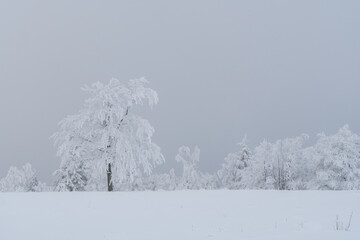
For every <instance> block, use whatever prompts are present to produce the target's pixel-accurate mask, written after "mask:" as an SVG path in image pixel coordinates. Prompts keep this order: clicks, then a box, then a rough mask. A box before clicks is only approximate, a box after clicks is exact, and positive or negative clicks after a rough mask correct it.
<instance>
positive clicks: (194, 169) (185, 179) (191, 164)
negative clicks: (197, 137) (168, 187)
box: [175, 146, 216, 189]
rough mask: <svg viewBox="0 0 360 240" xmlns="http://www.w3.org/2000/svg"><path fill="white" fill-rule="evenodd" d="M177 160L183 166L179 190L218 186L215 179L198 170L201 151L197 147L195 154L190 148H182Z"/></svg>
mask: <svg viewBox="0 0 360 240" xmlns="http://www.w3.org/2000/svg"><path fill="white" fill-rule="evenodd" d="M175 159H176V161H177V162H180V163H182V164H183V174H182V177H181V179H180V180H179V184H178V188H179V189H204V188H207V189H211V188H214V186H215V185H216V184H215V183H214V181H215V180H214V178H213V177H210V176H209V174H203V173H201V172H200V171H199V169H198V163H199V161H200V149H199V148H198V147H197V146H195V148H194V151H193V152H191V150H190V148H189V147H186V146H182V147H180V148H179V153H178V155H177V156H176V157H175Z"/></svg>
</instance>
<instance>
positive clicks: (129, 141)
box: [54, 78, 164, 191]
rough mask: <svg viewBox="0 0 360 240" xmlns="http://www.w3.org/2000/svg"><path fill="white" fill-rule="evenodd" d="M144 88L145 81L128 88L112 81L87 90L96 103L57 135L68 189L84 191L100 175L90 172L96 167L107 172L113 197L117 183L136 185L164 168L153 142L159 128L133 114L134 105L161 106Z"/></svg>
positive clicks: (67, 122)
mask: <svg viewBox="0 0 360 240" xmlns="http://www.w3.org/2000/svg"><path fill="white" fill-rule="evenodd" d="M145 84H147V81H146V80H145V79H144V78H141V79H135V80H130V81H128V82H127V83H123V82H121V81H119V80H117V79H112V80H110V82H109V83H108V84H106V85H104V84H102V83H100V82H97V83H94V84H93V85H91V86H86V87H84V88H83V90H84V91H85V92H87V93H88V94H90V96H91V97H90V98H89V99H88V100H86V103H85V106H84V108H83V109H82V110H81V111H80V112H79V113H78V114H76V115H73V116H70V117H67V118H65V119H64V120H63V121H62V122H61V125H60V126H61V131H60V132H58V133H56V134H55V135H54V138H55V142H56V144H57V146H58V155H59V156H61V158H62V165H61V167H60V170H59V171H58V175H59V178H60V179H61V178H64V179H67V180H66V181H65V184H70V185H74V186H79V187H81V188H83V186H82V185H83V182H86V181H89V182H92V180H91V179H90V178H91V177H92V176H94V175H97V174H94V173H92V172H91V171H92V170H94V167H93V166H102V168H101V169H100V170H102V172H103V173H104V174H106V176H107V177H106V179H107V180H106V181H107V182H106V188H107V190H108V191H112V190H113V188H114V186H113V183H118V184H119V185H120V183H122V182H131V183H133V182H136V181H137V180H138V179H139V178H140V177H141V175H142V173H145V174H147V175H150V174H151V172H152V170H153V168H154V167H155V166H156V165H157V164H161V163H163V162H164V157H163V155H162V154H161V152H160V148H159V147H158V146H157V145H156V144H155V143H153V142H152V139H151V138H152V135H153V133H154V128H153V127H152V126H151V125H150V123H149V122H148V121H147V120H145V119H143V118H141V117H140V116H138V115H137V114H136V113H135V111H134V110H135V109H134V107H135V105H144V104H146V105H148V106H150V107H152V106H153V105H155V104H157V102H158V97H157V93H156V92H155V91H154V90H152V89H150V88H146V87H145ZM69 162H72V163H69ZM97 169H98V168H97ZM69 173H71V174H69ZM74 180H75V181H74ZM63 182H64V181H63ZM79 183H80V185H79ZM85 184H86V183H85ZM92 185H93V186H94V182H92Z"/></svg>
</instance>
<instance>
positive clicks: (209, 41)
mask: <svg viewBox="0 0 360 240" xmlns="http://www.w3.org/2000/svg"><path fill="white" fill-rule="evenodd" d="M74 2H75V1H57V2H56V3H55V1H23V2H20V1H1V2H0V81H1V82H0V83H1V85H0V110H1V115H0V133H1V135H0V136H1V137H0V176H1V177H2V176H4V175H5V174H6V171H7V170H8V168H9V167H10V166H11V165H15V166H21V165H23V164H24V163H26V162H30V163H31V164H32V165H33V166H34V167H35V168H36V169H37V170H38V172H39V177H40V179H41V180H45V181H50V179H51V174H52V172H53V171H54V170H55V169H56V168H57V167H58V166H59V164H60V159H59V158H57V157H56V156H55V154H56V149H55V148H54V147H53V143H52V141H51V140H50V139H49V137H50V136H51V135H52V134H53V133H54V132H55V131H57V130H58V129H59V128H58V125H57V124H58V122H59V121H60V120H61V119H62V118H64V117H65V116H67V115H68V114H73V113H76V112H77V111H78V110H79V109H80V108H81V107H82V105H83V102H84V100H85V99H86V95H85V94H84V93H82V92H81V90H80V88H81V87H82V86H83V85H84V84H91V83H93V82H95V81H103V82H107V81H108V80H109V79H110V78H112V77H116V78H118V79H121V80H127V79H131V78H137V77H141V76H145V77H146V78H147V79H148V80H149V81H150V85H149V86H150V87H151V88H153V89H155V90H156V91H157V92H158V93H159V98H160V102H159V105H158V106H156V107H155V108H154V109H153V110H152V111H145V112H144V113H143V115H144V117H146V118H148V119H149V120H150V121H151V123H152V124H153V125H154V127H155V129H156V132H155V136H154V141H156V142H157V143H158V145H160V147H161V148H162V151H163V153H164V155H165V157H166V160H167V163H166V165H165V166H164V167H163V168H162V169H163V170H168V169H169V168H170V167H174V166H177V163H176V162H175V160H174V157H175V155H176V153H177V149H178V147H180V146H181V145H189V146H191V147H193V146H194V145H198V146H199V147H200V149H201V159H200V162H201V164H200V166H201V169H202V170H203V171H209V172H212V171H215V170H216V169H218V168H219V167H220V165H221V163H222V161H223V159H224V157H225V156H226V155H227V154H228V153H229V152H233V151H236V150H238V149H237V145H236V143H237V142H239V141H240V140H241V139H242V137H243V135H244V134H247V135H248V138H249V140H250V146H252V147H254V146H256V145H257V144H258V143H259V142H260V141H262V140H263V139H268V140H270V141H274V140H276V139H279V138H283V137H293V136H297V135H299V134H301V133H303V132H305V133H308V134H310V136H311V137H313V138H315V134H316V133H319V132H325V133H328V134H332V133H335V132H336V131H337V129H339V128H340V127H341V126H343V125H344V124H349V125H350V128H351V129H352V131H354V132H356V133H358V134H360V107H359V103H360V14H359V13H360V1H314V0H311V1H296V2H295V1H253V0H249V1H209V0H206V1H177V2H176V3H175V1H76V3H74Z"/></svg>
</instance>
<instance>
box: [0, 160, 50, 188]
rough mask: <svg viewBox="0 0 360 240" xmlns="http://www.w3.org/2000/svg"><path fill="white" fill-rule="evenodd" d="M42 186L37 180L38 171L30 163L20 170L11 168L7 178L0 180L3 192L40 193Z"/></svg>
mask: <svg viewBox="0 0 360 240" xmlns="http://www.w3.org/2000/svg"><path fill="white" fill-rule="evenodd" d="M42 186H43V184H41V183H39V181H38V180H37V174H36V171H35V170H34V169H33V168H32V166H31V164H29V163H27V164H25V165H24V166H23V167H22V168H20V169H18V168H17V167H10V169H9V171H8V173H7V175H6V177H5V178H3V179H1V180H0V190H1V191H2V192H39V191H41V190H42V189H41V188H42Z"/></svg>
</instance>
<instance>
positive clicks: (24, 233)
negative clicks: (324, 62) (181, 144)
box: [0, 190, 360, 240]
mask: <svg viewBox="0 0 360 240" xmlns="http://www.w3.org/2000/svg"><path fill="white" fill-rule="evenodd" d="M351 213H353V214H352V220H351V226H350V230H349V231H345V230H340V231H337V230H336V229H335V228H336V227H335V226H336V219H337V216H338V220H337V221H338V224H339V225H341V224H343V227H344V228H346V227H347V225H348V221H349V218H350V215H351ZM0 239H1V240H3V239H4V240H11V239H19V240H29V239H34V240H35V239H36V240H39V239H51V240H57V239H61V240H65V239H66V240H69V239H76V240H80V239H85V240H92V239H94V240H95V239H96V240H100V239H116V240H121V239H124V240H131V239H154V240H155V239H156V240H161V239H166V240H169V239H171V240H174V239H182V240H184V239H186V240H189V239H196V240H198V239H292V240H293V239H326V240H329V239H360V192H359V191H352V192H350V191H343V192H335V191H333V192H327V191H322V192H320V191H227V190H218V191H176V192H116V193H106V192H105V193H99V192H98V193H0Z"/></svg>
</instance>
